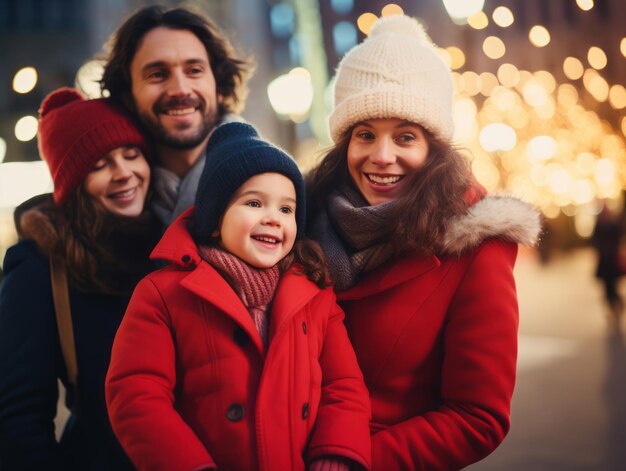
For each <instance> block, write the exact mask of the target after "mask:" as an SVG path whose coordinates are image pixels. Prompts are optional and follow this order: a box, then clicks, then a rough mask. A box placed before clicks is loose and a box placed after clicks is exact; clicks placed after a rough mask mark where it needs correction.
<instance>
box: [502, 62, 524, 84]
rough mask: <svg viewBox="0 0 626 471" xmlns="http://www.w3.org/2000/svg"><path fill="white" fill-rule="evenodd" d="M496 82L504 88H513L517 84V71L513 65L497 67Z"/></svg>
mask: <svg viewBox="0 0 626 471" xmlns="http://www.w3.org/2000/svg"><path fill="white" fill-rule="evenodd" d="M497 75H498V80H499V81H500V83H501V84H502V85H504V86H505V87H514V86H515V85H517V82H519V70H517V67H515V66H514V65H513V64H502V65H501V66H500V67H498V74H497Z"/></svg>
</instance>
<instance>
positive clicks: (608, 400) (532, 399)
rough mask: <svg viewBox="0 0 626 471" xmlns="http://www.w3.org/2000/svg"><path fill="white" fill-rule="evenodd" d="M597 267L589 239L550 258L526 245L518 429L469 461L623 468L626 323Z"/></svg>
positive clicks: (519, 470)
mask: <svg viewBox="0 0 626 471" xmlns="http://www.w3.org/2000/svg"><path fill="white" fill-rule="evenodd" d="M594 270H595V254H594V253H593V252H592V251H591V250H588V249H579V250H575V251H573V252H569V253H562V254H558V255H556V256H555V257H553V258H552V259H551V260H550V261H549V262H548V263H547V264H545V265H542V264H541V263H540V261H539V259H538V258H537V256H536V254H534V253H532V252H526V251H523V252H522V253H521V254H520V258H519V261H518V264H517V267H516V279H517V283H518V293H519V304H520V337H519V341H520V343H519V359H518V377H517V384H516V389H515V394H514V396H513V411H512V417H511V421H512V425H511V430H510V432H509V435H508V437H507V438H506V439H505V441H504V442H503V444H502V445H501V446H500V447H499V448H498V449H496V451H495V452H494V453H493V454H492V455H490V456H489V457H487V458H486V459H484V460H483V461H482V462H480V463H477V464H475V465H473V466H470V467H469V468H468V469H471V470H472V471H495V470H498V471H499V470H505V469H506V470H512V471H527V470H533V471H534V470H545V471H548V470H549V471H566V470H577V471H578V470H580V471H582V470H589V471H591V470H623V469H624V463H626V446H624V445H625V444H626V400H625V398H626V347H625V341H624V338H625V336H626V323H625V322H624V320H623V319H622V322H621V324H620V325H615V324H614V323H613V321H612V318H611V316H610V315H609V312H608V309H607V308H606V306H605V304H604V302H603V296H602V288H601V285H600V283H599V282H598V281H596V280H595V279H594V275H593V273H594ZM625 282H626V280H623V281H622V284H621V285H620V292H621V293H622V295H624V294H626V284H625Z"/></svg>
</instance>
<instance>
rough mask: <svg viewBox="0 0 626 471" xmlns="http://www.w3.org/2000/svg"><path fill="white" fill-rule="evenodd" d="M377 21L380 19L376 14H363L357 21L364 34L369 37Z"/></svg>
mask: <svg viewBox="0 0 626 471" xmlns="http://www.w3.org/2000/svg"><path fill="white" fill-rule="evenodd" d="M377 19H378V17H377V16H376V15H374V13H369V12H368V13H363V14H362V15H361V16H359V18H358V19H357V20H356V25H357V26H358V28H359V30H360V31H361V32H362V33H363V34H365V35H368V34H370V30H371V29H372V26H374V23H375V22H376V20H377Z"/></svg>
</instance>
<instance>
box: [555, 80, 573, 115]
mask: <svg viewBox="0 0 626 471" xmlns="http://www.w3.org/2000/svg"><path fill="white" fill-rule="evenodd" d="M557 100H558V102H559V105H561V106H563V107H564V108H566V109H567V108H570V107H572V106H574V105H575V104H576V103H578V90H576V87H574V86H573V85H571V84H569V83H564V84H563V85H559V90H558V92H557Z"/></svg>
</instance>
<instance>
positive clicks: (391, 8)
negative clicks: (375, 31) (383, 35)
mask: <svg viewBox="0 0 626 471" xmlns="http://www.w3.org/2000/svg"><path fill="white" fill-rule="evenodd" d="M380 14H381V15H382V16H393V15H403V14H404V10H403V9H402V7H401V6H400V5H396V4H395V3H390V4H388V5H385V6H384V7H383V9H382V10H381V12H380Z"/></svg>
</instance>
